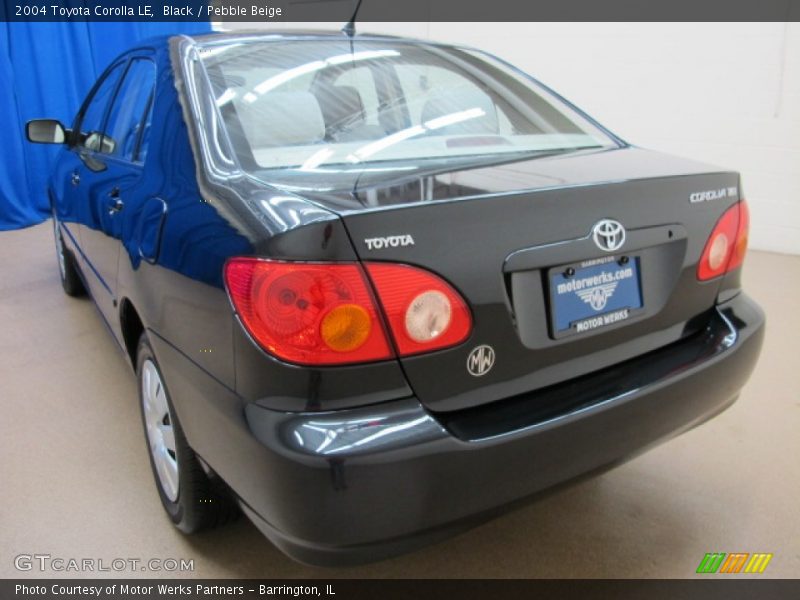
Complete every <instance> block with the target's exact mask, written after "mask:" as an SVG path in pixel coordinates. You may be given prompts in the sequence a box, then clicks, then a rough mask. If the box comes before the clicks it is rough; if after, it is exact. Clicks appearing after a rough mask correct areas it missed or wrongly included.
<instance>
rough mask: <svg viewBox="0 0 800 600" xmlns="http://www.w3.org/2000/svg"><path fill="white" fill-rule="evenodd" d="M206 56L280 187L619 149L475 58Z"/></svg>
mask: <svg viewBox="0 0 800 600" xmlns="http://www.w3.org/2000/svg"><path fill="white" fill-rule="evenodd" d="M200 57H201V59H202V61H203V64H204V66H205V68H206V72H207V74H208V77H209V80H210V82H211V85H212V89H213V93H214V95H215V100H216V105H217V106H218V107H219V110H220V113H221V115H222V118H223V121H224V123H225V126H226V129H227V134H228V137H229V138H230V140H231V144H232V145H233V149H234V151H235V153H236V155H237V157H238V159H239V162H240V164H241V165H242V167H243V168H244V169H245V170H248V171H250V172H254V173H255V174H256V175H259V176H264V175H265V174H266V173H268V174H269V178H270V180H271V181H275V182H276V183H278V182H280V181H281V180H282V178H283V180H284V181H286V180H293V181H296V180H297V176H298V175H301V174H305V175H308V174H312V173H316V174H320V173H331V174H333V173H336V174H338V175H341V174H342V173H344V172H352V173H365V172H370V171H372V172H375V171H403V170H406V171H408V170H412V171H413V170H418V169H424V168H430V165H431V164H436V165H440V166H441V165H442V164H443V165H444V166H445V167H446V168H453V167H457V166H459V165H462V164H463V165H467V164H475V163H476V161H478V162H480V161H493V160H503V159H513V158H515V157H516V155H520V156H521V157H528V156H538V155H542V154H547V155H550V154H553V153H560V152H572V151H577V150H587V149H600V148H607V147H613V146H616V143H615V142H614V141H613V140H612V139H611V138H609V137H608V136H607V135H606V134H605V133H603V132H602V131H601V130H599V129H598V128H597V127H596V126H594V125H593V124H592V123H590V122H589V121H588V120H587V119H585V118H583V117H582V116H580V115H579V114H577V113H576V112H575V111H574V110H571V109H570V108H569V107H568V106H565V105H564V104H563V102H560V101H559V100H558V99H557V98H555V97H553V96H552V94H550V93H548V92H547V91H546V90H544V89H542V88H540V87H539V86H536V85H535V84H534V83H532V82H531V81H529V80H528V79H527V78H524V77H522V76H520V75H518V74H517V73H516V72H515V71H513V70H511V69H509V68H507V67H506V66H504V65H503V64H502V63H500V62H499V61H495V60H494V59H491V58H490V57H487V56H485V55H483V54H480V53H477V52H473V51H470V50H464V49H459V48H453V47H447V46H438V45H433V44H431V45H428V44H424V43H421V42H404V41H394V40H389V41H383V40H359V39H356V40H354V41H350V40H348V39H346V38H342V39H332V40H325V39H307V40H285V39H283V40H282V39H273V40H259V41H253V40H249V41H238V42H237V41H233V42H230V43H227V44H223V45H219V44H217V45H209V46H205V47H203V48H202V49H201V50H200Z"/></svg>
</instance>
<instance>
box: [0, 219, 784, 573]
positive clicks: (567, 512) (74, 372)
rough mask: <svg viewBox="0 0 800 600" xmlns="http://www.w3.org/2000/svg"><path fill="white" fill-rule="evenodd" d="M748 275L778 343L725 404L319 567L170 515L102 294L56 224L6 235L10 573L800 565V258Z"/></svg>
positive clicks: (0, 323)
mask: <svg viewBox="0 0 800 600" xmlns="http://www.w3.org/2000/svg"><path fill="white" fill-rule="evenodd" d="M745 280H746V286H747V288H748V290H749V292H750V293H751V295H752V296H754V297H755V298H756V299H757V300H758V301H759V302H760V303H761V304H762V306H764V308H765V309H766V311H767V314H768V323H769V324H768V334H767V341H766V346H765V348H764V352H763V354H762V356H761V362H760V364H759V366H758V368H757V370H756V373H755V375H754V376H753V378H752V380H751V381H750V383H749V384H748V386H747V387H746V388H745V390H744V393H743V394H742V397H741V399H740V401H739V402H738V403H737V404H735V405H734V406H733V407H732V408H731V409H730V410H728V411H727V412H725V413H723V414H722V415H721V416H720V417H718V418H717V419H715V420H713V421H711V422H709V423H707V424H706V425H704V426H702V427H700V428H698V429H696V430H694V431H692V432H690V433H688V434H686V435H684V436H683V437H681V438H678V439H676V440H673V441H671V442H669V443H667V444H665V445H663V446H660V447H659V448H657V449H655V450H653V451H651V452H649V453H648V454H646V455H644V456H642V457H640V458H637V459H636V460H634V461H632V462H630V463H627V464H626V465H624V466H622V467H620V468H617V469H616V470H614V471H611V472H609V473H607V474H605V475H603V476H602V477H599V478H596V479H593V480H590V481H587V482H584V483H581V484H580V485H577V486H574V487H571V488H568V489H566V490H565V491H561V492H559V493H557V494H555V495H552V496H549V497H547V498H546V499H544V500H542V501H539V502H538V503H536V504H533V505H529V506H528V507H526V508H522V509H520V510H517V511H516V512H513V513H511V514H508V515H506V516H504V517H502V518H499V519H497V520H495V521H493V522H491V523H489V524H487V525H484V526H482V527H480V528H478V529H475V530H472V531H470V532H468V533H466V534H463V535H461V536H459V537H456V538H454V539H452V540H449V541H446V542H444V543H441V544H438V545H436V546H433V547H429V548H426V549H424V550H422V551H419V552H417V553H415V554H411V555H407V556H403V557H401V558H397V559H394V560H388V561H384V562H381V563H377V564H373V565H368V566H363V567H358V568H350V569H342V570H331V569H315V568H311V567H306V566H303V565H300V564H297V563H294V562H292V561H291V560H289V559H287V558H286V557H284V556H283V555H282V554H281V553H280V552H278V551H277V550H276V549H275V548H273V547H272V546H271V545H270V543H269V542H268V541H267V540H266V539H264V538H263V537H262V536H261V535H260V534H259V533H258V531H257V530H256V529H255V527H253V526H252V525H251V524H250V523H249V522H248V521H247V520H246V519H244V518H243V519H240V520H239V521H238V522H236V523H234V524H233V525H232V526H228V527H226V528H223V529H221V530H218V531H211V532H207V533H203V534H202V535H199V536H196V537H191V538H189V537H184V536H183V535H182V534H180V533H179V532H177V531H176V530H174V529H173V528H172V527H171V526H170V524H169V523H168V522H167V519H166V517H165V516H164V514H162V510H161V506H160V504H159V500H158V497H157V495H156V492H155V488H154V487H153V485H152V482H151V474H150V468H149V465H148V462H147V460H148V459H147V454H146V451H145V445H144V442H143V437H142V431H141V426H140V421H139V414H138V408H137V401H136V390H135V381H134V378H133V376H132V375H131V373H130V371H129V368H128V366H127V365H126V363H125V362H124V360H123V357H122V354H121V353H120V352H118V351H117V349H116V346H115V343H114V341H113V340H112V338H111V336H110V335H109V333H108V332H107V331H106V329H105V328H104V326H103V324H102V322H101V320H100V317H99V316H98V313H97V312H96V311H95V309H94V308H93V306H92V304H91V303H90V302H89V301H87V300H85V299H84V300H75V299H72V298H68V297H66V296H65V295H64V294H63V293H62V292H61V288H60V286H59V283H58V273H57V270H56V261H55V255H54V251H53V247H52V241H51V229H50V224H49V223H45V224H42V225H39V226H37V227H33V228H29V229H25V230H21V231H13V232H4V233H0V403H2V405H1V406H0V409H1V410H2V413H0V494H2V497H1V498H0V577H15V576H20V575H25V574H24V573H19V572H17V571H16V570H15V569H14V565H13V562H14V561H13V558H14V557H15V556H17V555H19V554H35V553H38V554H50V555H51V556H53V557H63V558H78V559H81V558H95V559H98V558H102V559H104V560H106V561H107V563H108V562H110V561H111V559H113V558H125V559H127V558H140V559H149V558H187V559H193V560H194V565H195V572H194V573H193V574H192V573H185V574H183V575H186V576H190V575H194V576H200V577H316V576H322V577H581V576H583V577H690V576H693V574H694V572H695V569H696V568H697V565H698V564H699V562H700V560H701V559H702V558H703V555H704V554H705V553H706V552H712V551H715V552H771V553H773V554H774V558H773V559H772V562H771V563H770V564H769V566H768V568H767V570H766V572H765V574H764V575H763V576H765V577H766V576H770V577H792V576H798V575H800V510H799V509H800V466H799V465H800V463H799V462H798V460H799V459H800V377H799V376H798V373H800V358H799V356H800V349H799V348H800V346H798V336H799V335H800V301H799V300H798V299H800V257H789V256H782V255H777V254H767V253H763V252H750V255H749V257H748V263H747V266H746V274H745ZM609 435H613V432H609ZM28 574H29V575H39V574H38V573H36V572H31V573H28ZM56 575H58V574H57V573H52V574H50V576H56ZM130 575H133V576H137V575H139V576H141V575H143V574H142V573H133V574H129V576H130ZM151 575H153V576H158V573H153V574H151Z"/></svg>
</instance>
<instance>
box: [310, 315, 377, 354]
mask: <svg viewBox="0 0 800 600" xmlns="http://www.w3.org/2000/svg"><path fill="white" fill-rule="evenodd" d="M371 329H372V324H371V322H370V317H369V314H368V313H367V311H366V310H364V309H363V308H361V307H360V306H358V305H357V304H340V305H339V306H337V307H335V308H334V309H332V310H331V311H330V312H329V313H328V314H327V315H325V317H324V318H323V319H322V323H321V324H320V336H321V337H322V341H324V342H325V344H326V345H327V346H328V347H329V348H330V349H331V350H335V351H337V352H352V351H353V350H355V349H357V348H359V347H361V345H363V344H364V342H366V341H367V338H368V337H369V333H370V330H371Z"/></svg>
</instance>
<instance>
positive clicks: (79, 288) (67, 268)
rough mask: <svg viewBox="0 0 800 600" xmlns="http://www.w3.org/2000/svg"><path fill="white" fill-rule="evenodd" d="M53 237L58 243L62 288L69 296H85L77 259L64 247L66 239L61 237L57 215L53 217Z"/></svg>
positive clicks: (57, 250)
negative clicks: (76, 262)
mask: <svg viewBox="0 0 800 600" xmlns="http://www.w3.org/2000/svg"><path fill="white" fill-rule="evenodd" d="M53 236H54V237H55V241H56V258H57V259H58V273H59V275H60V276H61V287H63V288H64V292H66V294H67V295H68V296H83V295H84V294H85V293H86V288H84V287H83V281H81V276H80V275H79V274H78V267H77V265H76V264H75V257H74V256H73V255H72V253H71V252H70V251H69V250H67V249H66V248H65V247H64V238H62V237H61V229H60V228H59V226H58V220H57V219H56V217H55V215H53Z"/></svg>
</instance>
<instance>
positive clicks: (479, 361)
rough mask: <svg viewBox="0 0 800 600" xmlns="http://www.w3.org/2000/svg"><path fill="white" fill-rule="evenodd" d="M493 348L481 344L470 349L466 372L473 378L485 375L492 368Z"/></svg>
mask: <svg viewBox="0 0 800 600" xmlns="http://www.w3.org/2000/svg"><path fill="white" fill-rule="evenodd" d="M494 357H495V355H494V348H492V347H491V346H489V345H487V344H482V345H480V346H477V347H476V348H473V349H472V352H470V353H469V356H467V371H469V374H470V375H472V376H474V377H480V376H481V375H486V374H487V373H488V372H489V371H491V370H492V367H493V366H494Z"/></svg>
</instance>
